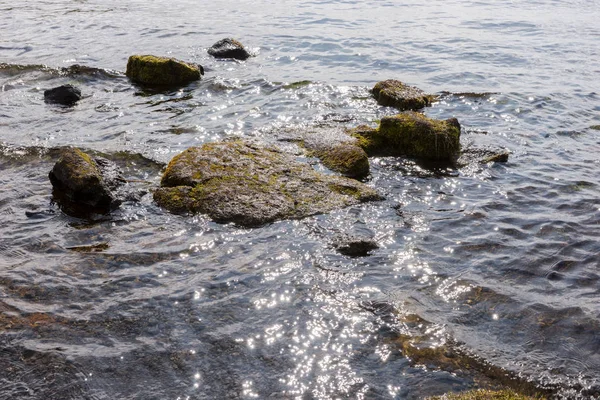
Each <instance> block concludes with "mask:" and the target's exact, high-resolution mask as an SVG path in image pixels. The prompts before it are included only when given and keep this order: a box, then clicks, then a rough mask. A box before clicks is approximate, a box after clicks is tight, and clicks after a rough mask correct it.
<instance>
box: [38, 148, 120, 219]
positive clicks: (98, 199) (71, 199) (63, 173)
mask: <svg viewBox="0 0 600 400" xmlns="http://www.w3.org/2000/svg"><path fill="white" fill-rule="evenodd" d="M117 171H118V169H117V167H116V166H115V165H114V164H113V163H111V162H110V161H108V160H106V159H102V158H100V157H98V158H92V157H91V156H89V155H88V154H86V153H84V152H82V151H81V150H79V149H77V148H69V149H66V150H64V151H63V153H62V155H61V157H60V159H59V160H58V162H57V163H56V164H55V165H54V168H52V171H50V174H49V178H50V182H51V183H52V186H53V188H54V190H53V192H52V194H53V197H54V200H55V201H56V202H57V203H58V204H59V205H60V207H61V209H62V210H63V211H64V212H65V213H66V214H69V215H73V216H77V217H79V216H85V215H90V214H94V213H96V214H107V213H109V212H110V211H111V210H113V209H115V208H117V207H118V206H119V204H120V201H119V200H117V199H116V198H115V195H114V194H113V192H112V190H113V189H115V188H116V187H117V186H118V185H119V184H121V183H122V182H123V180H122V178H120V175H119V174H118V173H117ZM105 175H106V176H107V177H106V178H105Z"/></svg>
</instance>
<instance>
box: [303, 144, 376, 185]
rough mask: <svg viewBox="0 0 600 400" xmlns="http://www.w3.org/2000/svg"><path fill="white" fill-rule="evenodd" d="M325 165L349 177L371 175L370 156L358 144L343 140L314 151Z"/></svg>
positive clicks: (360, 177)
mask: <svg viewBox="0 0 600 400" xmlns="http://www.w3.org/2000/svg"><path fill="white" fill-rule="evenodd" d="M312 154H313V155H314V156H316V157H318V158H319V159H320V160H321V162H322V163H323V165H325V166H326V167H327V168H329V169H330V170H332V171H336V172H339V173H340V174H342V175H345V176H347V177H349V178H355V179H363V178H366V177H367V176H368V175H369V157H368V156H367V153H366V152H365V151H364V150H363V149H362V148H361V147H360V146H358V145H356V144H353V143H349V142H342V143H338V144H335V145H332V146H329V147H326V148H321V149H318V150H316V151H313V152H312Z"/></svg>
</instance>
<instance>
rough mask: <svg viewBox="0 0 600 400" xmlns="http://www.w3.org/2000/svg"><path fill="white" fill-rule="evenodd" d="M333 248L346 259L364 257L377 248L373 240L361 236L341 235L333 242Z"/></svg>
mask: <svg viewBox="0 0 600 400" xmlns="http://www.w3.org/2000/svg"><path fill="white" fill-rule="evenodd" d="M333 247H334V248H335V249H336V250H337V251H338V252H339V253H340V254H343V255H345V256H348V257H366V256H368V255H369V254H370V253H371V251H373V250H377V249H378V248H379V246H378V245H377V242H375V241H374V240H373V239H371V238H368V237H363V236H351V235H341V236H338V237H337V238H335V240H334V241H333Z"/></svg>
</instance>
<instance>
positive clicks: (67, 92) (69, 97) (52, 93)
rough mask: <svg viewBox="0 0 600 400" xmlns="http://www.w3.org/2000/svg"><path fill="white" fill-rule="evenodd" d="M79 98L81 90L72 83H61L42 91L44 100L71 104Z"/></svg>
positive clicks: (65, 104) (66, 104)
mask: <svg viewBox="0 0 600 400" xmlns="http://www.w3.org/2000/svg"><path fill="white" fill-rule="evenodd" d="M79 100H81V90H80V89H79V88H77V87H75V86H73V85H63V86H58V87H55V88H52V89H48V90H45V91H44V101H45V102H46V103H52V104H62V105H64V106H72V105H73V104H75V103H77V102H78V101H79Z"/></svg>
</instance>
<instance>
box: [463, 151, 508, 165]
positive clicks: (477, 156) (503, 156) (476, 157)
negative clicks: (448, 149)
mask: <svg viewBox="0 0 600 400" xmlns="http://www.w3.org/2000/svg"><path fill="white" fill-rule="evenodd" d="M509 155H510V152H509V151H508V150H505V149H499V148H493V147H469V148H465V149H462V151H461V153H460V157H458V159H457V161H456V165H457V166H459V167H465V166H467V165H473V164H487V163H492V162H494V163H499V162H501V163H505V162H508V157H509Z"/></svg>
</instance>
